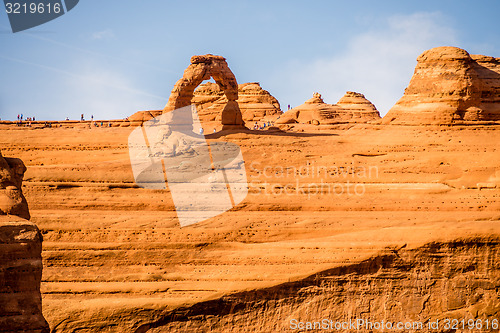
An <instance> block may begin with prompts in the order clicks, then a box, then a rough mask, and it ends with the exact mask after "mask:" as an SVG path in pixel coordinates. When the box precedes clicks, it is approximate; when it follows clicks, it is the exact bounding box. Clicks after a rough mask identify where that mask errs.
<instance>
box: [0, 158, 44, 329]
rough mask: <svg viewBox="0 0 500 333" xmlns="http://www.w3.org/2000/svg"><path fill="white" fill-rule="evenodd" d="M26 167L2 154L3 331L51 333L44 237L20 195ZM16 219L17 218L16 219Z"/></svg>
mask: <svg viewBox="0 0 500 333" xmlns="http://www.w3.org/2000/svg"><path fill="white" fill-rule="evenodd" d="M25 171H26V167H25V166H24V163H23V162H22V161H21V160H20V159H18V158H4V157H2V155H1V154H0V184H1V188H2V189H1V196H0V203H1V206H0V208H1V209H0V331H1V332H49V325H48V324H47V322H46V321H45V319H44V317H43V315H42V297H41V294H40V281H41V277H42V257H41V252H42V235H41V234H40V230H38V228H37V226H36V225H35V224H33V223H31V222H29V221H27V220H25V219H29V218H30V215H29V211H28V204H27V203H26V199H25V198H24V196H23V193H22V191H21V185H22V184H21V183H22V179H23V175H24V172H25ZM15 215H17V216H15Z"/></svg>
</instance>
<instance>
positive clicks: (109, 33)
mask: <svg viewBox="0 0 500 333" xmlns="http://www.w3.org/2000/svg"><path fill="white" fill-rule="evenodd" d="M112 38H115V34H114V32H113V30H111V29H106V30H103V31H97V32H94V33H93V34H92V39H96V40H99V39H112Z"/></svg>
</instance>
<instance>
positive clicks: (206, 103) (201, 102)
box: [191, 82, 281, 122]
mask: <svg viewBox="0 0 500 333" xmlns="http://www.w3.org/2000/svg"><path fill="white" fill-rule="evenodd" d="M237 102H238V105H239V107H240V110H241V113H242V116H243V120H244V121H245V122H247V121H248V122H252V121H258V120H261V119H263V118H265V117H269V116H276V115H280V114H281V109H280V104H279V102H278V100H277V99H276V98H274V97H273V96H272V95H271V94H270V93H269V92H268V91H267V90H264V89H262V87H261V86H260V84H259V83H258V82H249V83H244V84H239V85H238V100H237ZM191 103H193V104H195V105H196V107H197V110H198V115H199V116H200V120H201V121H203V122H206V121H218V120H219V119H220V114H221V111H222V109H223V108H224V105H225V104H226V103H227V98H226V97H225V95H224V92H223V91H222V90H221V89H220V87H219V85H218V84H215V83H212V82H207V83H204V84H201V85H200V86H198V88H196V90H195V91H194V97H193V99H192V101H191Z"/></svg>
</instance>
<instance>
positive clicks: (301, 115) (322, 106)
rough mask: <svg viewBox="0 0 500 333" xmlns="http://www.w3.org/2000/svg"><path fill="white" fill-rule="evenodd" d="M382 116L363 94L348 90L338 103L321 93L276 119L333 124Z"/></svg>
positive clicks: (291, 122) (361, 121) (278, 121)
mask: <svg viewBox="0 0 500 333" xmlns="http://www.w3.org/2000/svg"><path fill="white" fill-rule="evenodd" d="M379 118H380V114H379V112H378V111H377V109H376V108H375V106H374V105H373V104H372V103H371V102H370V101H369V100H367V99H366V98H365V96H364V95H363V94H360V93H356V92H352V91H348V92H346V94H345V95H344V96H343V97H342V98H341V99H340V100H339V102H338V103H337V104H327V103H325V102H324V101H323V98H322V97H321V94H319V93H314V94H313V97H312V98H310V99H308V100H307V101H305V102H304V104H302V105H299V106H297V107H295V108H293V109H291V110H289V111H287V112H286V113H285V114H283V115H282V116H280V118H279V119H278V120H277V121H276V123H278V124H294V123H300V124H314V125H332V124H338V123H350V122H356V123H366V122H368V121H371V120H376V119H379Z"/></svg>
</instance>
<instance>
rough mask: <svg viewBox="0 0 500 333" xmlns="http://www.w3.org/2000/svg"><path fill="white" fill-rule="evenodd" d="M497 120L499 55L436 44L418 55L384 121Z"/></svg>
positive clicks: (459, 121)
mask: <svg viewBox="0 0 500 333" xmlns="http://www.w3.org/2000/svg"><path fill="white" fill-rule="evenodd" d="M498 120H500V58H493V57H486V56H481V55H469V53H467V51H465V50H462V49H459V48H457V47H448V46H445V47H436V48H433V49H430V50H428V51H425V52H424V53H422V54H421V55H420V56H419V57H418V58H417V66H416V67H415V72H414V74H413V77H412V78H411V80H410V84H409V85H408V87H407V88H406V90H405V93H404V95H403V97H402V98H401V99H400V100H399V101H398V102H397V103H396V104H395V105H394V106H393V107H392V108H391V109H390V110H389V112H388V113H387V115H386V116H385V117H384V120H383V122H384V123H392V124H415V125H416V124H454V123H463V122H477V121H498Z"/></svg>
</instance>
